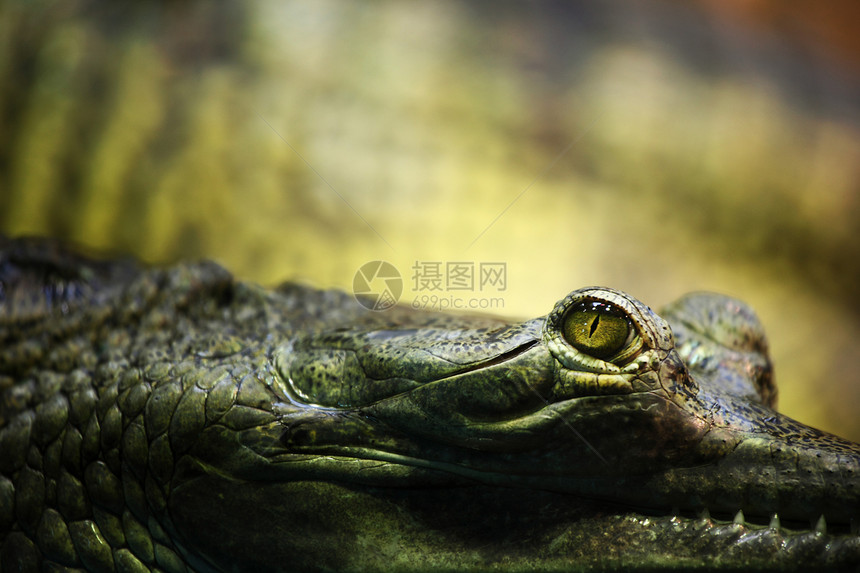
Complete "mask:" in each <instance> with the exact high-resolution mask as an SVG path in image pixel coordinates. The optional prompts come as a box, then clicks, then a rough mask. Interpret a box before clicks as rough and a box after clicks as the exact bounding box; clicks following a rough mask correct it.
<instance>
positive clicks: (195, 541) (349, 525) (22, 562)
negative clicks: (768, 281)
mask: <svg viewBox="0 0 860 573" xmlns="http://www.w3.org/2000/svg"><path fill="white" fill-rule="evenodd" d="M595 305H596V306H595ZM589 309H591V310H589ZM595 309H596V310H595ZM589 313H590V314H589ZM663 316H664V317H665V318H666V319H667V320H668V321H669V322H666V320H664V318H661V317H660V316H658V315H656V314H654V313H653V312H652V311H651V310H650V309H648V308H647V307H646V306H644V305H643V304H642V303H640V302H638V301H637V300H635V299H633V298H632V297H630V296H629V295H626V294H624V293H621V292H619V291H615V290H612V289H604V288H591V289H581V290H578V291H574V292H573V293H571V294H570V295H569V296H568V297H566V298H565V299H564V300H562V301H560V302H559V303H558V304H557V305H556V306H555V308H554V309H552V311H551V312H550V313H549V314H548V315H547V316H546V317H542V318H537V319H533V320H529V321H525V322H521V323H508V322H506V321H502V320H499V319H494V318H482V317H474V316H452V315H446V314H438V313H426V312H417V311H412V310H409V309H404V308H395V309H392V310H390V311H387V312H382V313H373V312H369V311H366V310H364V308H363V307H361V306H360V305H358V304H356V302H355V301H354V300H353V299H352V297H350V296H349V295H346V294H344V293H340V292H334V291H318V290H315V289H311V288H308V287H303V286H300V285H296V284H285V285H282V286H281V287H279V288H277V289H275V290H272V291H267V290H264V289H262V288H260V287H257V286H255V285H250V284H246V283H242V282H237V281H234V280H233V279H232V278H231V277H230V275H229V274H228V273H227V272H226V271H224V270H223V269H221V268H220V267H218V266H216V265H214V264H211V263H199V264H186V265H178V266H176V267H173V268H169V269H152V270H145V269H139V268H137V267H136V266H135V264H134V263H131V262H97V261H94V260H91V259H88V258H85V257H82V256H79V255H75V254H72V253H70V252H67V251H66V250H65V249H63V248H62V247H59V246H57V245H55V244H53V243H49V242H43V241H32V240H31V241H20V240H19V241H9V240H2V239H0V391H2V402H0V452H2V456H0V570H2V571H40V570H61V569H62V568H64V567H68V568H73V569H83V570H88V571H157V570H160V571H170V572H173V571H207V572H208V571H237V570H241V571H296V570H299V571H302V570H358V569H370V570H409V569H419V570H424V569H427V568H429V567H437V568H447V569H453V570H484V569H501V570H512V571H516V570H574V571H580V570H609V569H619V570H630V569H637V568H638V569H646V570H647V569H655V568H664V567H665V568H684V569H745V570H750V569H752V570H768V569H770V570H792V569H794V570H805V569H808V568H815V569H818V570H821V569H832V570H841V569H847V568H854V567H857V566H858V565H860V537H858V536H857V535H856V524H855V523H854V522H853V521H852V520H854V519H856V518H857V517H858V516H860V446H858V445H856V444H853V443H851V442H848V441H845V440H842V439H840V438H838V437H836V436H832V435H829V434H824V433H822V432H819V431H817V430H814V429H812V428H808V427H806V426H803V425H802V424H799V423H798V422H795V421H793V420H790V419H788V418H786V417H784V416H781V415H780V414H778V413H777V412H775V411H774V410H773V409H772V408H771V406H772V405H773V402H774V399H775V393H776V390H775V386H774V385H773V382H772V379H771V368H770V363H769V361H768V359H767V355H766V344H765V341H764V335H763V333H762V331H761V327H760V325H759V324H758V322H757V320H756V319H755V316H754V315H753V313H752V312H751V311H750V310H749V309H748V308H747V307H746V306H744V305H743V304H742V303H739V302H738V301H735V300H732V299H728V298H726V297H720V296H717V295H702V294H700V295H690V296H688V297H685V298H683V299H681V300H680V301H678V302H677V303H675V304H673V305H672V306H671V307H669V308H667V309H666V311H665V312H664V315H663ZM595 317H597V320H596V321H595ZM669 324H671V329H670V327H669ZM673 332H674V334H673ZM583 337H584V338H583ZM712 515H713V516H715V517H717V518H718V519H716V520H715V519H712V517H711V516H712Z"/></svg>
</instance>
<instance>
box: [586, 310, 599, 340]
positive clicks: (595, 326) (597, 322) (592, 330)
mask: <svg viewBox="0 0 860 573" xmlns="http://www.w3.org/2000/svg"><path fill="white" fill-rule="evenodd" d="M598 324H600V315H599V314H598V315H597V316H595V317H594V320H593V321H592V322H591V331H590V332H589V333H588V338H591V337H592V336H594V331H595V330H597V325H598Z"/></svg>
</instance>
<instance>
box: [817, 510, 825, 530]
mask: <svg viewBox="0 0 860 573" xmlns="http://www.w3.org/2000/svg"><path fill="white" fill-rule="evenodd" d="M815 533H827V522H826V521H825V520H824V514H823V513H822V514H821V517H819V518H818V521H816V522H815Z"/></svg>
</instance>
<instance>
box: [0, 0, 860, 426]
mask: <svg viewBox="0 0 860 573" xmlns="http://www.w3.org/2000/svg"><path fill="white" fill-rule="evenodd" d="M791 4H792V5H795V6H798V7H796V8H795V10H794V12H792V11H791V9H789V8H785V4H784V3H776V2H765V1H757V2H742V1H733V2H717V1H707V2H705V1H703V2H700V3H688V2H677V1H671V0H650V1H643V2H634V1H629V2H621V1H617V0H611V1H602V0H589V1H577V2H564V3H562V2H551V3H544V2H532V3H519V2H488V1H487V2H458V1H453V0H452V1H430V2H422V3H401V2H393V1H392V2H386V1H382V2H374V3H353V2H348V1H345V0H343V1H341V0H325V1H320V2H313V3H310V2H276V1H274V0H254V1H251V2H244V3H240V2H224V1H222V2H139V3H117V2H109V1H97V0H90V1H85V0H80V1H77V2H64V3H56V2H48V1H34V2H17V1H8V0H7V1H5V2H3V3H0V232H2V233H4V234H7V235H12V236H17V235H24V234H27V235H33V234H38V235H49V236H56V237H61V238H64V239H69V240H73V241H76V242H78V243H81V244H83V245H86V246H89V247H93V248H96V249H101V250H107V251H109V252H114V253H131V254H133V255H135V256H137V257H140V258H142V259H143V260H145V261H147V262H149V263H155V264H165V263H169V262H172V261H177V260H180V259H188V258H202V257H205V258H211V259H214V260H216V261H218V262H220V263H221V264H223V265H225V266H226V267H227V268H229V269H230V270H231V271H233V273H234V274H235V275H236V276H238V277H240V278H243V279H248V280H253V281H257V282H260V283H263V284H274V283H277V282H279V281H282V280H285V279H288V278H293V279H295V278H298V279H303V280H307V281H310V282H312V283H313V284H316V285H318V286H320V287H339V288H343V289H350V288H351V287H352V284H353V283H352V281H353V277H354V275H355V273H356V271H357V269H358V268H359V267H360V266H361V265H362V264H364V263H365V262H367V261H373V260H386V261H389V262H391V263H392V264H394V266H395V267H396V268H397V269H398V270H399V271H400V273H401V275H402V276H403V279H404V285H405V288H404V293H403V296H402V298H401V302H406V303H408V302H410V301H411V300H417V299H419V298H420V297H421V296H424V295H427V294H428V293H427V292H426V291H425V292H422V291H421V290H420V289H418V288H416V285H415V284H414V280H413V279H414V278H415V276H414V271H413V270H412V269H413V266H415V265H416V262H418V263H434V262H435V263H441V264H443V265H444V264H446V263H454V262H461V263H462V262H466V263H474V264H475V265H480V263H482V262H483V263H486V262H503V263H505V265H506V271H507V277H506V278H507V287H506V290H504V291H503V292H501V293H498V294H500V295H501V299H502V301H501V303H500V304H496V306H495V307H494V308H493V309H492V312H493V313H495V314H503V315H507V316H512V317H533V316H539V315H543V314H545V313H546V312H548V311H549V310H550V309H551V307H552V305H553V304H554V303H555V301H557V300H558V299H560V298H562V297H563V296H565V295H566V294H567V293H568V292H569V291H571V290H573V289H575V288H578V287H581V286H586V285H592V284H601V285H608V286H613V287H616V288H620V289H623V290H626V291H628V292H630V293H631V294H633V295H635V296H636V297H638V298H640V299H641V300H643V301H645V302H646V303H648V304H649V305H651V306H654V307H660V306H661V305H663V304H665V303H667V302H669V301H670V300H672V299H673V298H675V297H677V296H679V295H680V294H682V293H684V292H687V291H690V290H711V291H719V292H724V293H727V294H731V295H734V296H737V297H739V298H742V299H744V300H746V301H748V302H749V303H750V304H751V305H752V306H753V307H754V308H756V309H757V311H758V312H759V314H760V316H761V318H762V320H763V321H764V323H765V326H766V328H767V330H768V332H769V333H770V340H771V349H772V355H773V358H774V362H775V364H776V375H777V381H778V383H779V385H780V410H782V411H783V412H785V413H787V414H789V415H791V416H793V417H796V418H798V419H800V420H801V421H803V422H806V423H809V424H811V425H814V426H817V427H820V428H822V429H826V430H829V431H832V432H835V433H838V434H841V435H844V436H846V437H849V438H852V439H854V440H856V441H860V416H858V409H860V383H858V382H860V378H858V374H857V373H858V371H860V353H858V350H857V341H858V339H860V337H858V334H860V300H858V296H857V295H858V288H857V286H856V285H857V284H858V280H860V235H858V222H860V121H858V119H860V113H858V112H860V51H858V46H857V45H856V42H855V43H852V42H851V41H850V38H851V37H852V36H851V35H850V34H846V33H845V30H844V27H845V26H846V22H851V21H854V22H856V21H857V20H856V17H855V18H854V19H853V20H851V19H850V18H851V16H857V14H856V12H857V10H856V9H854V8H853V7H852V5H851V4H850V3H848V2H842V1H840V2H833V3H828V4H827V6H828V7H830V10H829V11H824V10H817V11H815V10H813V11H812V12H810V10H809V9H802V8H803V6H806V7H807V8H808V7H809V6H811V5H812V3H806V4H802V3H791ZM839 10H841V11H842V12H843V13H844V14H843V15H842V16H841V17H840V16H839ZM834 11H835V12H836V13H837V16H836V17H833V14H832V12H834ZM816 14H818V15H819V16H820V17H816V16H815V15H816ZM822 14H823V15H822ZM474 290H475V292H471V293H461V292H458V293H452V292H440V293H436V294H439V295H440V296H455V295H456V296H457V297H460V296H475V297H481V296H484V294H485V293H481V292H479V291H478V289H477V287H476V288H475V289H474ZM496 294H497V293H494V295H493V296H496Z"/></svg>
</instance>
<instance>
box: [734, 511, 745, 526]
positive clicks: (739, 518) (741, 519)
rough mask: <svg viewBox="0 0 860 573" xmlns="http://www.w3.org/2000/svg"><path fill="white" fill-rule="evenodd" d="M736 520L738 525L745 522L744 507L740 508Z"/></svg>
mask: <svg viewBox="0 0 860 573" xmlns="http://www.w3.org/2000/svg"><path fill="white" fill-rule="evenodd" d="M734 522H735V523H737V524H738V525H743V524H744V510H742V509H739V510H738V512H737V513H736V514H735V519H734Z"/></svg>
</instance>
